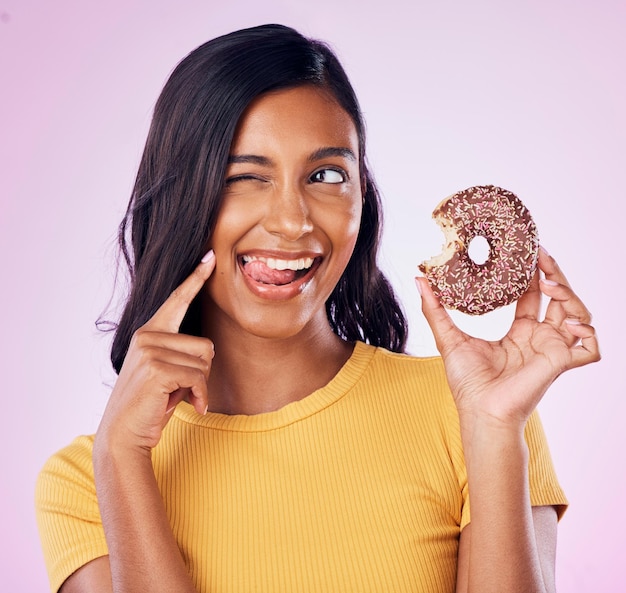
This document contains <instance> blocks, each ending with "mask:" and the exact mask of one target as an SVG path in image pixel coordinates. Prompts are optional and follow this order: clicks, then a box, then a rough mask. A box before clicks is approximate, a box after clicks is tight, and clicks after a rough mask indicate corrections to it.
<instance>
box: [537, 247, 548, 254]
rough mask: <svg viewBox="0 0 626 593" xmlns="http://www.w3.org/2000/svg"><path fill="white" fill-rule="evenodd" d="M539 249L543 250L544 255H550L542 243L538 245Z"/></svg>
mask: <svg viewBox="0 0 626 593" xmlns="http://www.w3.org/2000/svg"><path fill="white" fill-rule="evenodd" d="M539 249H541V251H543V252H544V253H545V254H546V255H550V254H549V253H548V250H547V249H546V248H545V247H544V246H543V245H539Z"/></svg>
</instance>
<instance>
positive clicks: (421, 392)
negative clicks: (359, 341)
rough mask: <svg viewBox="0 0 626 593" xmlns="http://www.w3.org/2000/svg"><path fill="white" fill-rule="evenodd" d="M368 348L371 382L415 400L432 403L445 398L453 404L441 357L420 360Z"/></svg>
mask: <svg viewBox="0 0 626 593" xmlns="http://www.w3.org/2000/svg"><path fill="white" fill-rule="evenodd" d="M368 348H372V349H373V355H372V359H371V362H370V365H369V366H368V369H367V373H366V377H367V379H368V380H369V381H375V382H376V383H377V384H378V385H379V387H383V388H385V389H392V390H394V391H396V392H399V393H406V394H408V395H411V396H412V397H419V398H425V399H428V400H430V401H434V400H439V399H441V398H443V399H444V400H446V401H450V398H451V395H450V390H449V387H448V381H447V379H446V373H445V369H444V366H443V361H442V359H441V357H439V356H432V357H417V356H413V355H410V354H403V353H397V352H390V351H388V350H385V349H384V348H374V347H372V346H368Z"/></svg>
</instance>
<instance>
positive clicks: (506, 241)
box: [419, 185, 539, 315]
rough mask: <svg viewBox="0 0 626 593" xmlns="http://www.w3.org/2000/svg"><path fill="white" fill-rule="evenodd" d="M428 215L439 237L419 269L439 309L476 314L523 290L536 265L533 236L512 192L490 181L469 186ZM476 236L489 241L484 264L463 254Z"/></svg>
mask: <svg viewBox="0 0 626 593" xmlns="http://www.w3.org/2000/svg"><path fill="white" fill-rule="evenodd" d="M433 218H434V219H435V222H437V224H438V225H439V226H440V227H441V230H442V231H443V233H444V236H445V243H444V246H443V252H442V253H441V254H440V255H437V256H435V257H433V258H432V259H430V260H428V261H425V262H422V263H421V264H420V265H419V269H420V270H421V271H422V272H423V273H424V275H425V276H426V278H427V279H428V281H429V282H430V285H431V286H432V288H433V291H434V293H435V294H436V295H437V297H438V298H439V300H440V302H441V303H442V304H443V306H444V307H446V308H448V309H456V310H458V311H462V312H463V313H468V314H470V315H482V314H483V313H487V312H489V311H492V310H494V309H497V308H498V307H502V306H504V305H508V304H510V303H512V302H514V301H516V300H517V299H518V298H519V297H520V296H522V295H523V294H524V293H525V292H526V289H527V288H528V285H529V284H530V281H531V279H532V277H533V275H534V273H535V270H536V267H537V254H538V250H539V238H538V234H537V227H536V225H535V223H534V221H533V219H532V218H531V216H530V212H529V211H528V209H527V208H526V206H524V204H522V202H521V201H520V199H519V198H518V197H517V196H516V195H515V194H513V193H511V192H510V191H507V190H506V189H502V188H500V187H496V186H493V185H480V186H475V187H470V188H468V189H465V190H463V191H460V192H457V193H455V194H454V195H452V196H450V197H448V198H446V199H445V200H443V201H442V202H441V203H440V204H439V205H438V206H437V208H435V210H434V211H433ZM479 236H480V237H484V238H485V239H486V240H487V243H488V244H489V257H488V259H487V261H485V262H484V263H476V262H475V261H473V260H472V258H471V257H470V255H469V253H468V247H469V245H470V243H471V241H472V239H474V238H475V237H479Z"/></svg>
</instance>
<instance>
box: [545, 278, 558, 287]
mask: <svg viewBox="0 0 626 593" xmlns="http://www.w3.org/2000/svg"><path fill="white" fill-rule="evenodd" d="M541 281H542V282H543V283H544V284H547V285H548V286H558V285H559V283H558V282H555V281H554V280H548V279H547V278H542V279H541Z"/></svg>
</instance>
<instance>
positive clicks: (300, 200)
mask: <svg viewBox="0 0 626 593" xmlns="http://www.w3.org/2000/svg"><path fill="white" fill-rule="evenodd" d="M264 225H265V229H266V230H267V231H268V232H269V233H272V234H273V235H278V236H280V237H283V238H284V239H287V240H288V241H296V240H298V239H300V238H301V237H303V236H305V235H307V234H309V233H310V232H311V231H312V230H313V223H312V221H311V217H310V211H309V205H308V203H307V199H306V195H305V192H304V191H302V190H300V189H298V188H294V187H290V188H288V189H287V188H286V189H284V190H276V191H275V192H274V195H273V196H272V199H271V203H270V205H269V208H268V210H267V214H266V217H265V221H264Z"/></svg>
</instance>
